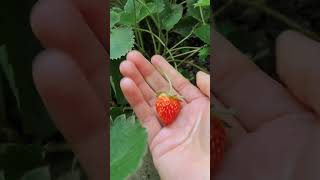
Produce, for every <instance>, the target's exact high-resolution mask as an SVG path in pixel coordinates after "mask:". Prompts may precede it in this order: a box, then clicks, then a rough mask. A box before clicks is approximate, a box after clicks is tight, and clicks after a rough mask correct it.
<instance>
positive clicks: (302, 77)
mask: <svg viewBox="0 0 320 180" xmlns="http://www.w3.org/2000/svg"><path fill="white" fill-rule="evenodd" d="M277 57H278V62H277V63H278V73H279V75H280V77H281V79H282V80H283V81H284V82H285V84H286V85H287V86H288V87H289V89H290V90H291V91H292V92H293V94H294V95H295V96H297V97H298V98H299V100H300V101H301V102H303V103H304V104H305V105H307V106H308V107H309V108H311V109H312V110H313V111H315V112H317V113H318V115H320V93H319V92H320V83H319V77H320V71H319V70H320V61H319V58H320V43H318V42H316V41H313V40H311V39H308V38H307V37H305V36H303V35H301V34H299V33H297V32H293V31H287V32H285V33H283V34H282V35H280V36H279V38H278V39H277Z"/></svg>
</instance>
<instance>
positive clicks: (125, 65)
mask: <svg viewBox="0 0 320 180" xmlns="http://www.w3.org/2000/svg"><path fill="white" fill-rule="evenodd" d="M120 72H121V74H122V75H123V76H125V77H128V78H130V79H132V80H133V81H134V83H135V84H136V85H137V87H138V88H139V89H140V91H141V93H142V95H143V97H144V99H145V100H146V101H147V102H148V103H149V106H151V107H152V106H154V104H155V97H156V93H155V92H154V91H153V90H152V89H151V88H150V86H149V85H148V84H147V82H146V81H145V80H144V79H143V77H142V75H141V74H140V72H139V71H138V69H137V68H136V66H135V65H134V64H133V63H132V62H131V61H123V62H122V63H121V64H120Z"/></svg>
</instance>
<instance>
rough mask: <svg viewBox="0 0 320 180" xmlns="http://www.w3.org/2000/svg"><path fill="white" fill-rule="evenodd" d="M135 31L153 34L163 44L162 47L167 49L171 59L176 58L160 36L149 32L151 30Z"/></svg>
mask: <svg viewBox="0 0 320 180" xmlns="http://www.w3.org/2000/svg"><path fill="white" fill-rule="evenodd" d="M135 29H137V30H139V31H143V32H147V33H150V34H152V35H153V36H154V37H155V38H156V39H157V40H158V41H159V42H160V43H161V44H162V46H163V47H164V48H165V49H167V51H168V53H169V55H170V57H171V58H172V59H174V57H173V55H172V53H171V51H170V49H169V48H168V47H166V45H165V43H164V42H163V41H162V40H161V38H160V37H158V36H157V35H156V34H154V33H153V32H152V31H149V30H146V29H141V28H135Z"/></svg>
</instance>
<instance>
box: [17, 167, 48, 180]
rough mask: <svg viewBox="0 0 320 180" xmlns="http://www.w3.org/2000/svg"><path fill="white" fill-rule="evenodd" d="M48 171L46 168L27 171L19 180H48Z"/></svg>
mask: <svg viewBox="0 0 320 180" xmlns="http://www.w3.org/2000/svg"><path fill="white" fill-rule="evenodd" d="M50 179H51V177H50V171H49V168H48V167H47V166H45V167H39V168H35V169H33V170H30V171H28V172H27V173H25V175H24V176H23V177H22V178H21V179H20V180H50Z"/></svg>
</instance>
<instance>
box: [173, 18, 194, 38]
mask: <svg viewBox="0 0 320 180" xmlns="http://www.w3.org/2000/svg"><path fill="white" fill-rule="evenodd" d="M197 23H198V22H197V20H195V19H194V18H193V17H191V16H184V17H182V19H181V20H180V21H179V22H178V24H176V25H175V27H174V29H173V31H174V32H176V33H178V34H180V35H182V36H184V37H186V36H187V35H188V34H189V33H190V32H191V31H192V29H193V27H195V26H196V24H197Z"/></svg>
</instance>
